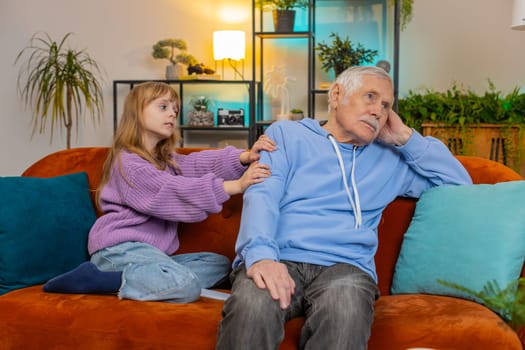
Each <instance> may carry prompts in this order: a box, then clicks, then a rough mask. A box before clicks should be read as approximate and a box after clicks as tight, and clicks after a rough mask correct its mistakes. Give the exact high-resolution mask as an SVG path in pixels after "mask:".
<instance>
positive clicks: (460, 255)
mask: <svg viewBox="0 0 525 350" xmlns="http://www.w3.org/2000/svg"><path fill="white" fill-rule="evenodd" d="M524 257H525V181H513V182H504V183H498V184H495V185H466V186H441V187H435V188H432V189H430V190H427V191H425V192H424V193H423V195H422V196H421V198H420V199H419V201H418V203H417V205H416V211H415V213H414V217H413V219H412V221H411V223H410V226H409V228H408V230H407V232H406V234H405V236H404V239H403V243H402V246H401V252H400V255H399V258H398V261H397V263H396V267H395V272H394V279H393V283H392V290H391V292H392V294H406V293H425V294H438V295H451V296H457V297H463V298H467V299H472V297H469V296H468V294H465V293H463V292H461V291H458V290H456V289H452V288H449V287H447V286H444V285H443V284H441V283H439V282H437V280H438V279H440V280H444V281H446V282H451V283H456V284H459V285H462V286H464V287H466V288H469V289H471V290H474V291H481V290H482V289H483V286H485V285H486V284H487V282H489V281H496V282H497V283H498V285H499V286H500V287H501V288H502V289H503V288H504V287H506V286H507V285H508V284H509V283H510V282H512V281H514V280H516V279H517V278H519V276H520V272H521V269H522V266H523V262H524Z"/></svg>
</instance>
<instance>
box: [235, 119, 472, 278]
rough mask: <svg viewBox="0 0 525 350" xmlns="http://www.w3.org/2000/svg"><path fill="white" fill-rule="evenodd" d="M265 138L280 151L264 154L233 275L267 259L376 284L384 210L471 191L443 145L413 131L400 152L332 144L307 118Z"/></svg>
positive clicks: (277, 127)
mask: <svg viewBox="0 0 525 350" xmlns="http://www.w3.org/2000/svg"><path fill="white" fill-rule="evenodd" d="M266 135H268V136H269V137H270V138H271V139H273V140H274V141H275V142H276V143H277V145H278V149H277V150H276V151H274V152H271V153H268V152H262V153H261V160H260V163H265V164H269V165H270V167H271V171H272V175H271V177H269V178H267V179H265V181H264V182H262V183H260V184H256V185H252V186H250V187H249V188H248V189H247V190H246V192H245V193H244V197H243V198H244V199H243V203H244V206H243V211H242V217H241V226H240V231H239V236H238V239H237V244H236V253H237V257H236V258H235V261H234V267H236V266H238V265H239V264H241V263H244V264H246V268H249V267H250V266H251V265H252V264H253V263H255V262H257V261H259V260H263V259H270V260H275V261H280V260H290V261H296V262H305V263H311V264H317V265H324V266H329V265H333V264H337V263H347V264H352V265H356V266H358V267H359V268H361V269H363V270H364V271H366V272H368V273H369V274H370V275H371V276H372V277H373V278H374V280H376V281H377V275H376V272H375V263H374V255H375V253H376V250H377V226H378V224H379V221H380V219H381V214H382V212H383V210H384V209H385V207H386V206H387V205H388V204H389V203H390V202H392V201H393V200H394V199H395V198H396V197H397V196H405V197H415V198H418V197H419V196H420V195H421V193H422V192H423V191H425V190H426V189H428V188H431V187H434V186H439V185H447V184H448V185H461V184H471V183H472V180H471V178H470V176H469V174H468V173H467V171H466V170H465V168H463V166H462V165H461V163H460V162H459V161H458V160H457V159H456V158H455V157H454V156H452V154H451V153H450V151H449V150H448V149H447V147H446V146H445V145H444V144H443V143H442V142H441V141H439V140H437V139H435V138H433V137H423V136H421V135H420V134H419V133H417V132H416V131H414V132H413V133H412V136H411V138H410V139H409V141H408V142H407V143H406V144H405V145H404V146H401V147H396V146H391V145H384V144H381V143H379V142H374V143H371V144H369V145H366V146H361V147H354V146H353V145H351V144H344V143H337V142H335V143H332V142H331V141H330V139H329V133H328V132H327V131H326V130H325V129H323V128H322V127H321V126H320V125H319V122H318V121H316V120H314V119H310V118H305V119H303V120H302V121H300V122H292V121H282V122H276V123H274V124H272V125H271V126H270V127H268V129H267V131H266ZM334 141H335V140H334ZM335 147H338V149H339V151H340V154H341V156H342V160H343V163H344V168H345V171H344V172H345V174H346V176H347V181H346V182H347V184H348V186H347V188H348V190H349V191H347V190H345V184H344V181H343V176H342V171H341V165H340V162H339V160H338V157H337V153H336V150H335ZM352 167H354V176H353V177H352V175H351V173H352ZM352 180H353V181H352ZM352 202H353V204H352ZM358 212H359V213H360V214H361V217H362V223H358V221H359V220H358V218H356V216H359V213H358Z"/></svg>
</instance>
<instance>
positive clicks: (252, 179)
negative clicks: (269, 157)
mask: <svg viewBox="0 0 525 350" xmlns="http://www.w3.org/2000/svg"><path fill="white" fill-rule="evenodd" d="M271 174H272V173H271V171H270V166H269V165H268V164H259V162H257V161H255V162H252V163H251V164H250V166H249V167H248V169H246V171H245V172H244V174H242V176H241V177H240V178H239V179H238V180H232V181H224V191H226V193H228V194H229V195H230V196H231V195H234V194H239V193H244V191H246V189H247V188H248V187H249V186H251V185H253V184H257V183H261V182H263V181H264V179H265V178H267V177H269V176H270V175H271Z"/></svg>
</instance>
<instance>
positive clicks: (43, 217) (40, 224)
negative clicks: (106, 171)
mask: <svg viewBox="0 0 525 350" xmlns="http://www.w3.org/2000/svg"><path fill="white" fill-rule="evenodd" d="M95 219H96V214H95V211H94V208H93V205H92V202H91V199H90V196H89V188H88V181H87V175H86V173H76V174H71V175H65V176H59V177H54V178H32V177H0V295H1V294H4V293H6V292H8V291H11V290H14V289H18V288H23V287H27V286H31V285H36V284H41V283H44V282H46V281H47V280H49V279H50V278H52V277H54V276H56V275H58V274H61V273H63V272H66V271H68V270H70V269H72V268H74V267H76V266H77V265H78V264H80V263H82V262H83V261H86V260H87V259H89V255H88V252H87V236H88V233H89V230H90V228H91V226H92V225H93V223H94V222H95Z"/></svg>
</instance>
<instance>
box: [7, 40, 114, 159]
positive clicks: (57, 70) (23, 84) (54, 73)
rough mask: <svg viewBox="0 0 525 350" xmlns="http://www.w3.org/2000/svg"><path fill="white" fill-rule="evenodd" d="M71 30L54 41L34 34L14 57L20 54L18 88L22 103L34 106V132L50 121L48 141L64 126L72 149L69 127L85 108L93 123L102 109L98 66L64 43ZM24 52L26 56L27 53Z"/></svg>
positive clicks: (17, 60)
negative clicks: (22, 60)
mask: <svg viewBox="0 0 525 350" xmlns="http://www.w3.org/2000/svg"><path fill="white" fill-rule="evenodd" d="M71 34H72V33H67V34H66V35H65V36H64V37H63V38H62V39H61V40H60V42H57V41H55V40H53V39H51V37H50V36H49V35H48V34H47V33H36V34H34V35H33V36H32V37H31V40H30V43H29V45H28V46H26V47H25V48H24V49H22V50H21V51H20V52H19V54H18V55H17V57H16V60H15V64H16V63H18V62H20V60H21V59H22V57H24V56H27V55H28V59H27V60H26V61H25V62H24V63H22V66H21V67H20V71H19V73H18V81H17V82H18V88H19V92H20V95H21V97H22V99H23V101H24V103H25V104H26V105H28V106H31V107H32V108H33V120H32V124H33V132H32V135H33V134H34V132H35V131H36V130H38V131H39V132H40V133H43V132H44V131H45V128H46V124H47V122H48V116H49V115H51V118H49V120H50V122H51V136H50V142H52V141H53V130H54V128H55V127H57V128H60V127H64V128H66V135H67V137H66V142H67V144H66V147H67V148H68V149H69V148H71V130H72V128H73V124H76V130H77V132H78V124H79V119H80V117H81V116H82V115H83V114H84V109H85V110H86V111H87V112H89V113H88V114H89V115H90V116H91V118H92V120H93V121H94V122H96V121H98V120H100V116H101V115H102V111H103V108H104V99H103V93H102V88H101V85H100V83H99V80H98V78H97V75H99V74H101V69H100V67H99V65H98V64H97V62H96V61H95V60H94V59H93V58H91V57H90V56H89V55H88V54H87V52H86V51H84V50H75V49H71V48H67V47H66V46H65V44H66V40H67V39H68V38H69V37H70V35H71ZM26 54H27V55H26Z"/></svg>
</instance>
